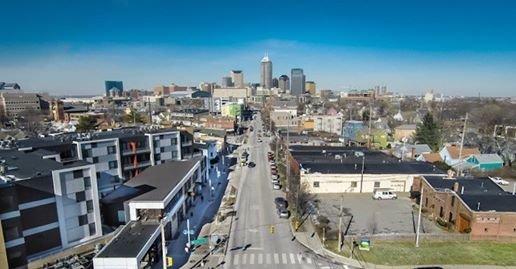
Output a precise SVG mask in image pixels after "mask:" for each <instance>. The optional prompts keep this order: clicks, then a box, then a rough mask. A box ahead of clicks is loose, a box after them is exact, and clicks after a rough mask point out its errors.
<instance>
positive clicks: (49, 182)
mask: <svg viewBox="0 0 516 269" xmlns="http://www.w3.org/2000/svg"><path fill="white" fill-rule="evenodd" d="M0 160H1V164H0V222H1V226H2V227H1V229H0V230H1V231H2V233H3V234H2V238H3V242H2V243H3V245H4V246H5V250H6V251H5V252H6V258H7V263H8V267H9V268H26V266H27V263H28V261H30V260H32V259H37V258H38V257H41V256H45V255H48V254H52V253H55V252H58V251H61V250H63V249H65V248H68V247H72V246H75V245H78V244H81V243H83V242H85V241H88V240H91V239H94V238H96V237H99V236H101V235H102V227H101V217H100V209H99V197H98V191H97V177H96V169H95V166H94V165H93V164H90V163H88V162H85V161H82V160H78V161H74V162H68V163H66V164H63V163H60V162H58V161H56V160H55V159H51V158H43V157H42V155H41V154H37V153H34V152H32V153H25V152H22V151H17V150H5V151H0Z"/></svg>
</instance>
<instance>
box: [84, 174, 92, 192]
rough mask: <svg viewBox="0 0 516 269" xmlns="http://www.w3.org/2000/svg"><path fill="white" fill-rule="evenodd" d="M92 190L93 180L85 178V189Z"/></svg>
mask: <svg viewBox="0 0 516 269" xmlns="http://www.w3.org/2000/svg"><path fill="white" fill-rule="evenodd" d="M90 188H91V178H90V177H85V178H84V189H85V190H89V189H90Z"/></svg>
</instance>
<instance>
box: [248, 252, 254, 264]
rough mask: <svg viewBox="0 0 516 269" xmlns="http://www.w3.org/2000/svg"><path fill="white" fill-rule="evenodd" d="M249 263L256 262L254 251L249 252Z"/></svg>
mask: <svg viewBox="0 0 516 269" xmlns="http://www.w3.org/2000/svg"><path fill="white" fill-rule="evenodd" d="M249 264H254V253H251V254H249Z"/></svg>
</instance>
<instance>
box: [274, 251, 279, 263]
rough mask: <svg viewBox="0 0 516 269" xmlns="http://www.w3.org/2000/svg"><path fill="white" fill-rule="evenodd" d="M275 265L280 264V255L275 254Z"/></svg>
mask: <svg viewBox="0 0 516 269" xmlns="http://www.w3.org/2000/svg"><path fill="white" fill-rule="evenodd" d="M274 263H275V264H278V263H279V255H278V253H274Z"/></svg>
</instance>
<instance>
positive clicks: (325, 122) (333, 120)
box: [312, 115, 343, 136]
mask: <svg viewBox="0 0 516 269" xmlns="http://www.w3.org/2000/svg"><path fill="white" fill-rule="evenodd" d="M312 118H313V120H314V131H316V132H326V133H331V134H336V135H339V136H340V135H341V133H342V124H343V120H342V115H315V116H313V117H312Z"/></svg>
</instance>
